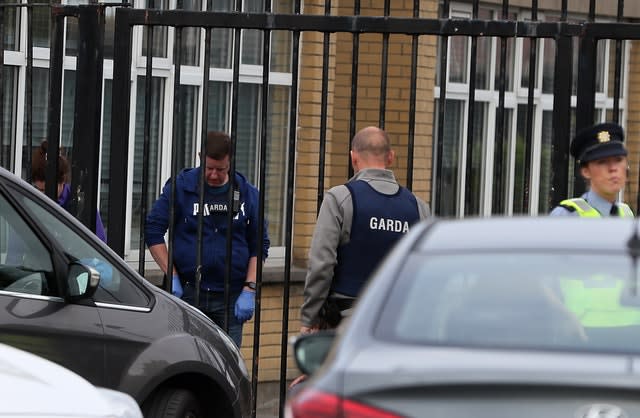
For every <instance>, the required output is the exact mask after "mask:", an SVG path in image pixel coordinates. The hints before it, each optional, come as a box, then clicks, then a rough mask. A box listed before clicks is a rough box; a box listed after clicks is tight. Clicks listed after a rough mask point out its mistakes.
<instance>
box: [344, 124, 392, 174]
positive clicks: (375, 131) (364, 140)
mask: <svg viewBox="0 0 640 418" xmlns="http://www.w3.org/2000/svg"><path fill="white" fill-rule="evenodd" d="M393 158H394V154H393V151H392V150H391V144H390V141H389V135H387V133H386V132H385V131H383V130H382V129H380V128H378V127H375V126H368V127H366V128H364V129H362V130H360V131H358V133H356V134H355V136H354V137H353V140H352V141H351V162H352V164H353V168H354V169H355V171H356V172H358V171H360V170H362V169H365V168H387V167H388V166H390V165H391V163H392V162H393Z"/></svg>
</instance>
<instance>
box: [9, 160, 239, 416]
mask: <svg viewBox="0 0 640 418" xmlns="http://www.w3.org/2000/svg"><path fill="white" fill-rule="evenodd" d="M117 221H118V220H115V219H112V220H111V222H117ZM0 312H1V313H0V342H3V343H6V344H9V345H13V346H15V347H18V348H21V349H24V350H27V351H30V352H32V353H35V354H38V355H40V356H42V357H45V358H47V359H50V360H53V361H55V362H57V363H59V364H61V365H63V366H65V367H67V368H69V369H71V370H73V371H75V372H76V373H78V374H80V375H81V376H83V377H85V378H86V379H88V380H89V381H90V382H91V383H93V384H94V385H97V386H103V387H108V388H113V389H117V390H121V391H124V392H127V393H129V394H130V395H132V396H133V397H134V398H135V399H136V400H137V401H138V403H139V404H140V405H141V407H142V409H143V412H144V413H145V416H146V417H165V416H173V417H182V416H190V417H191V416H193V417H204V416H216V417H227V416H228V417H243V416H249V415H250V408H251V391H250V382H249V379H248V373H247V369H246V367H245V363H244V360H243V358H242V356H241V354H240V351H239V350H238V348H237V347H236V346H235V344H234V343H233V342H232V341H231V339H230V338H229V337H228V336H227V335H226V334H225V332H224V331H222V330H221V329H220V328H218V327H217V326H216V325H214V323H213V322H212V321H211V320H210V319H209V318H207V317H206V316H204V315H203V314H202V313H201V312H200V311H198V310H197V309H195V308H193V307H191V306H190V305H188V304H187V303H184V302H183V301H181V300H180V299H178V298H176V297H174V296H172V295H170V294H169V293H167V292H165V291H163V290H161V289H159V288H157V287H156V286H154V285H153V284H151V283H149V282H148V281H147V280H145V279H144V278H142V277H141V276H140V275H139V274H138V273H136V272H135V271H134V270H133V269H132V268H130V267H129V266H128V265H127V264H126V263H125V262H124V261H123V260H122V259H121V258H120V257H118V256H117V254H115V253H114V252H113V251H111V249H110V248H108V247H107V246H106V245H105V244H104V243H103V242H102V241H100V240H99V239H97V238H96V237H95V236H94V234H92V233H91V231H89V230H88V229H87V228H85V227H84V226H83V225H81V224H80V223H79V222H78V221H77V220H76V219H74V218H73V217H72V216H70V215H69V214H68V213H67V212H66V211H65V210H63V209H62V208H60V207H59V206H58V205H57V204H56V203H55V202H53V201H52V200H51V199H49V198H48V197H46V196H45V195H44V194H43V193H40V192H39V191H38V190H37V189H36V188H35V187H32V186H31V185H29V184H28V183H26V182H24V181H22V180H21V179H19V178H18V177H16V176H15V175H13V174H11V173H10V172H8V171H6V170H4V169H1V168H0Z"/></svg>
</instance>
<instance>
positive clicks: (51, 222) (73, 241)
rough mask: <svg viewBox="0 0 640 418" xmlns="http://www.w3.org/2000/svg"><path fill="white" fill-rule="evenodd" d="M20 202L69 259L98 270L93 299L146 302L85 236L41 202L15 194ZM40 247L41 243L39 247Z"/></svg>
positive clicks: (142, 295) (138, 290)
mask: <svg viewBox="0 0 640 418" xmlns="http://www.w3.org/2000/svg"><path fill="white" fill-rule="evenodd" d="M16 196H17V198H18V199H19V201H20V203H21V204H22V205H23V206H24V207H25V208H26V209H27V210H29V211H30V212H31V213H32V214H33V216H32V217H33V219H34V220H35V221H36V222H37V223H38V224H39V225H40V226H41V227H42V228H44V229H46V230H47V232H48V233H49V234H50V236H51V237H52V238H53V239H54V241H55V242H54V244H55V245H56V246H58V247H59V248H61V249H62V250H63V251H64V253H65V255H66V256H68V257H69V262H72V261H79V262H80V263H82V264H85V265H87V266H90V267H92V268H94V269H96V270H97V271H98V272H99V273H100V285H99V287H98V289H97V290H96V293H95V294H94V297H93V299H94V300H95V301H97V302H106V303H113V304H121V305H132V306H147V305H148V304H149V298H148V297H147V296H146V294H145V293H144V292H143V291H142V290H141V289H140V288H139V287H138V286H136V285H135V284H134V283H133V282H132V281H131V280H130V279H128V278H127V277H126V276H125V275H123V274H122V273H121V272H120V270H119V269H118V267H117V266H116V265H114V264H112V263H111V261H110V260H109V259H108V258H107V257H105V256H104V255H103V254H102V253H101V252H100V251H98V250H97V249H96V248H95V247H94V246H92V245H91V244H90V243H89V242H88V240H87V238H86V237H85V236H83V235H82V234H80V233H78V232H76V231H75V230H74V229H73V228H71V227H70V226H68V225H66V224H65V223H64V222H63V221H62V220H61V217H60V216H56V213H55V212H52V211H51V210H50V209H48V208H46V207H44V206H41V205H40V204H38V203H36V202H35V201H34V200H31V199H30V198H28V197H27V196H25V195H22V194H17V193H16ZM43 248H44V247H43ZM40 259H41V260H42V261H39V262H43V261H45V260H49V255H48V253H45V254H41V255H40Z"/></svg>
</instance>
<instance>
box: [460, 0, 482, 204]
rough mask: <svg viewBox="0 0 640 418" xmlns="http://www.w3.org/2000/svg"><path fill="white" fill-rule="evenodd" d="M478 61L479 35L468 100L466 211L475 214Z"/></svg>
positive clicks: (474, 41) (474, 16)
mask: <svg viewBox="0 0 640 418" xmlns="http://www.w3.org/2000/svg"><path fill="white" fill-rule="evenodd" d="M479 7H480V6H479V2H478V0H473V6H472V9H473V11H472V14H471V18H472V19H477V18H478V9H479ZM477 62H478V37H477V36H472V37H471V62H470V64H469V75H468V77H469V99H468V100H467V155H466V162H467V164H466V170H465V171H466V176H465V183H464V184H465V193H464V213H465V214H466V215H468V214H474V213H476V211H477V210H478V209H479V207H478V206H477V202H474V201H473V193H472V192H473V188H474V186H475V185H479V184H480V180H481V177H480V176H474V175H473V174H474V173H473V157H474V155H473V152H474V145H475V144H474V140H475V138H474V133H475V132H474V123H475V117H476V70H477Z"/></svg>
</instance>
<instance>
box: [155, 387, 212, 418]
mask: <svg viewBox="0 0 640 418" xmlns="http://www.w3.org/2000/svg"><path fill="white" fill-rule="evenodd" d="M144 416H145V418H200V417H204V415H203V413H202V408H201V406H200V402H198V399H196V397H195V395H194V394H193V393H192V392H191V391H189V390H187V389H178V388H165V389H162V390H160V391H159V392H158V393H157V394H156V395H155V396H154V397H153V398H152V399H151V400H150V401H149V402H148V405H147V408H144Z"/></svg>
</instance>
